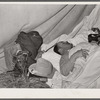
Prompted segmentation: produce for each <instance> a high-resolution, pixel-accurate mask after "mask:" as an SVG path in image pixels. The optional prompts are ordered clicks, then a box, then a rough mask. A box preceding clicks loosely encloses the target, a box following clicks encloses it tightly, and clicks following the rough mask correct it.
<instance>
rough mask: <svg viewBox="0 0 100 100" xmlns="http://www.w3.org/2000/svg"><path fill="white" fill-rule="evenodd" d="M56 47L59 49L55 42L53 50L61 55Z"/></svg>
mask: <svg viewBox="0 0 100 100" xmlns="http://www.w3.org/2000/svg"><path fill="white" fill-rule="evenodd" d="M58 49H59V48H58V45H57V44H55V46H54V49H53V51H54V52H55V53H57V54H59V55H61V54H60V52H59V51H58Z"/></svg>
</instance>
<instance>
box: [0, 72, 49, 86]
mask: <svg viewBox="0 0 100 100" xmlns="http://www.w3.org/2000/svg"><path fill="white" fill-rule="evenodd" d="M0 88H50V86H49V85H47V84H46V83H45V82H41V81H40V78H39V77H36V76H33V77H30V78H29V79H28V80H27V81H26V80H25V77H23V76H20V77H14V71H12V72H6V73H2V74H0Z"/></svg>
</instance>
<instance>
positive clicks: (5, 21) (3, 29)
mask: <svg viewBox="0 0 100 100" xmlns="http://www.w3.org/2000/svg"><path fill="white" fill-rule="evenodd" d="M0 12H1V14H0V23H1V24H0V34H1V37H0V47H1V48H0V51H1V54H0V57H1V59H0V72H1V73H2V72H4V71H5V70H9V69H10V68H8V66H7V65H6V62H5V54H4V50H5V49H6V48H8V47H10V45H11V44H12V43H13V42H14V40H15V39H16V38H17V35H18V34H19V33H20V31H25V32H29V31H32V30H36V31H38V32H39V33H40V35H41V36H42V37H43V41H44V44H45V45H44V47H43V48H44V49H47V48H49V47H50V46H52V43H51V42H53V44H54V42H55V41H54V40H55V39H56V38H58V37H59V36H60V35H62V34H67V35H69V36H70V38H71V37H74V36H75V35H76V34H79V33H84V32H83V31H87V30H89V29H91V27H93V26H95V27H98V28H99V27H100V26H99V17H98V16H99V12H100V10H99V6H98V5H90V4H87V5H78V4H49V5H46V4H42V5H41V4H12V5H11V4H7V5H5V4H1V5H0Z"/></svg>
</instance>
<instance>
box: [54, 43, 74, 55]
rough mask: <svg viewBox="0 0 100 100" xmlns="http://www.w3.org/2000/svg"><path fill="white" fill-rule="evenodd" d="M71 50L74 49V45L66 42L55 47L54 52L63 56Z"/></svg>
mask: <svg viewBox="0 0 100 100" xmlns="http://www.w3.org/2000/svg"><path fill="white" fill-rule="evenodd" d="M71 48H73V44H71V43H69V42H67V41H66V42H64V41H61V42H58V43H57V44H56V45H55V46H54V52H56V53H57V54H60V55H63V54H64V53H66V51H68V50H70V49H71Z"/></svg>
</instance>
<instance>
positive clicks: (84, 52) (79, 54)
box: [73, 49, 89, 58]
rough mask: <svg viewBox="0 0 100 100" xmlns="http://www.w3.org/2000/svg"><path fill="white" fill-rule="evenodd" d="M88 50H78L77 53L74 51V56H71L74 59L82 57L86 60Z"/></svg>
mask: <svg viewBox="0 0 100 100" xmlns="http://www.w3.org/2000/svg"><path fill="white" fill-rule="evenodd" d="M88 52H89V51H88V50H86V49H81V50H78V51H76V52H75V53H74V54H73V56H75V58H79V57H84V58H86V57H87V55H88Z"/></svg>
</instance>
